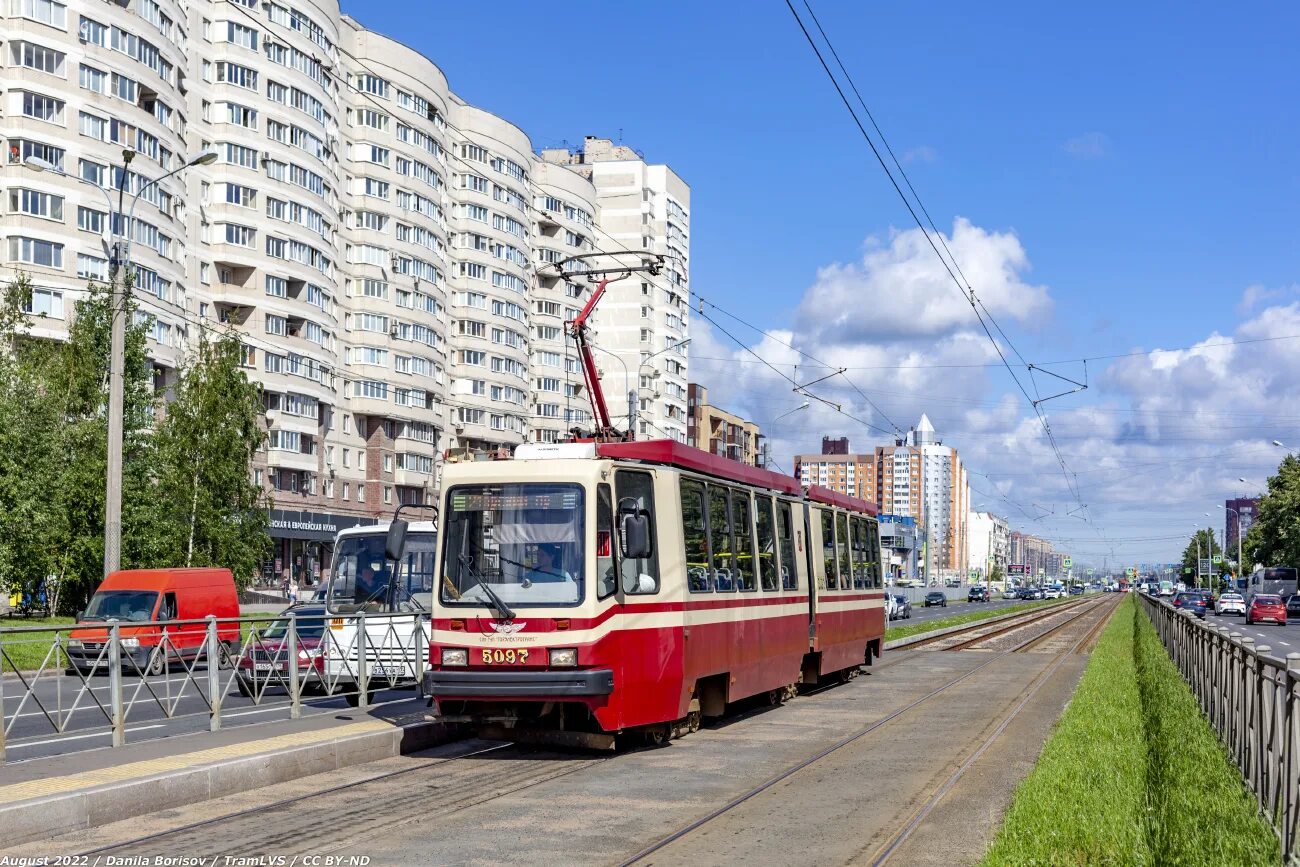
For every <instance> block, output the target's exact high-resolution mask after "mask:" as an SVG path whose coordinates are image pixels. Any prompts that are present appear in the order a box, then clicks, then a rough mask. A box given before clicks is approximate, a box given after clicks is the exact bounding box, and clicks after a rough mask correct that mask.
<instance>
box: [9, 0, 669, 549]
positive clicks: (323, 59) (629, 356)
mask: <svg viewBox="0 0 1300 867" xmlns="http://www.w3.org/2000/svg"><path fill="white" fill-rule="evenodd" d="M0 21H3V27H4V33H5V41H4V44H3V53H2V54H0V70H2V72H0V75H2V76H3V78H2V80H3V96H0V138H3V140H4V149H5V155H6V156H5V159H4V160H3V161H0V179H2V180H3V186H4V196H3V202H2V203H0V235H3V238H2V239H0V280H3V281H6V282H8V281H10V280H12V279H13V278H14V277H15V275H16V274H17V273H18V272H20V271H21V272H26V273H27V274H28V275H30V277H31V279H32V281H33V283H34V284H35V287H36V291H35V295H34V297H33V299H32V303H31V308H30V313H31V315H32V324H33V332H34V333H35V334H37V335H41V336H45V337H49V338H53V339H58V338H60V337H62V336H64V335H65V334H66V332H67V326H68V322H69V319H70V317H71V316H72V314H73V308H74V304H75V302H76V300H77V299H78V298H79V297H81V295H82V293H84V291H85V287H86V284H87V281H90V280H95V281H106V280H107V278H108V264H109V263H108V260H107V256H106V254H105V252H104V247H103V244H102V243H101V239H102V238H104V237H105V236H108V235H110V234H111V233H112V232H113V231H114V230H115V229H118V228H122V229H124V230H125V232H126V233H127V235H128V237H129V238H130V239H131V241H132V247H131V265H132V268H133V270H134V273H135V278H136V292H135V295H136V300H137V303H138V311H137V313H136V317H137V319H138V321H140V322H141V323H142V324H144V325H145V326H146V327H147V329H148V334H149V344H148V345H149V351H150V355H151V358H152V360H153V364H154V367H155V377H154V378H155V383H156V384H157V386H158V388H159V389H160V390H161V389H165V388H166V387H167V386H168V385H169V384H170V382H171V381H172V380H173V379H174V376H175V370H176V367H177V365H178V363H179V361H180V359H181V358H182V357H183V356H184V353H185V352H186V350H187V348H188V347H190V346H191V345H192V344H193V342H194V341H195V339H196V338H197V336H198V334H199V332H200V330H201V329H213V330H216V329H222V328H228V327H229V328H234V329H236V330H237V331H238V332H239V333H240V334H241V337H242V339H243V340H244V343H245V346H246V352H245V363H246V365H247V370H248V374H249V376H250V377H251V378H252V379H254V380H256V381H257V382H259V383H261V385H262V386H263V388H264V394H265V409H266V425H267V429H268V447H267V449H266V450H265V452H264V453H263V454H262V455H261V456H259V458H258V461H257V467H256V470H255V478H256V480H257V481H258V482H259V483H260V484H262V485H263V486H264V487H265V488H266V489H267V491H268V492H269V493H270V494H271V495H272V496H273V498H274V502H275V510H274V512H273V514H272V527H273V535H275V536H276V537H277V545H278V547H277V551H276V557H275V559H274V561H268V565H267V571H268V572H274V571H277V570H278V569H283V570H285V571H288V569H289V567H290V565H291V564H301V565H302V566H304V567H305V571H306V572H307V573H308V574H310V573H312V572H314V571H315V570H316V569H318V568H319V566H320V560H321V555H322V554H325V555H326V559H327V555H328V543H329V540H330V539H331V538H332V536H333V533H334V532H335V531H336V530H337V529H339V528H340V527H343V526H348V525H349V524H352V523H356V522H358V521H365V520H372V519H374V518H376V517H380V516H384V515H388V514H391V512H392V510H393V509H394V508H395V507H396V505H397V504H399V503H420V502H427V501H430V500H431V498H432V497H433V495H434V493H435V492H436V490H437V487H438V478H439V473H440V470H441V456H442V454H443V452H444V451H445V450H447V449H470V450H484V451H487V450H495V449H498V448H501V447H506V448H510V447H513V446H514V445H517V444H518V443H521V442H524V441H526V440H541V441H553V440H556V439H559V438H561V437H563V436H565V435H566V433H567V431H568V430H569V429H570V428H572V427H574V426H589V425H590V421H591V420H590V413H589V412H588V411H587V410H586V396H585V395H579V394H578V393H577V390H576V389H575V384H576V383H579V382H581V374H580V372H579V367H578V362H577V357H576V354H575V352H574V350H573V347H572V344H571V342H569V341H568V340H567V339H566V337H565V335H564V332H563V326H564V322H565V320H566V319H571V318H572V317H573V316H574V315H576V313H577V311H578V309H580V308H581V306H582V305H583V304H584V303H585V302H586V300H587V298H589V297H590V291H591V285H590V284H589V283H587V282H586V281H564V280H560V279H558V278H554V277H549V278H548V277H540V276H539V275H538V271H539V269H541V268H542V267H543V266H545V265H547V264H548V263H551V262H554V261H557V260H558V259H560V258H563V257H565V256H569V255H573V254H575V253H583V252H591V251H594V250H597V249H605V248H610V247H613V246H615V244H614V242H613V241H611V240H610V238H609V237H608V236H606V235H605V234H604V233H603V232H602V231H601V228H600V227H601V226H602V220H603V219H604V218H603V217H602V213H601V209H602V204H603V203H604V202H608V203H610V204H611V205H612V207H611V210H610V216H609V219H610V221H611V222H610V225H609V227H608V228H607V230H606V231H608V232H610V233H612V234H614V235H616V236H617V237H619V238H620V239H624V238H625V239H626V243H627V244H628V246H633V245H634V244H633V241H635V246H638V247H641V246H649V247H652V248H654V249H656V250H659V251H661V252H664V253H665V254H671V257H672V258H671V261H672V262H673V263H674V264H673V265H672V266H671V267H670V268H668V269H666V270H665V272H664V274H663V275H661V276H660V277H658V278H654V279H651V280H647V281H644V282H645V284H648V285H643V281H640V280H634V281H625V283H626V285H619V287H618V291H617V292H616V293H615V294H614V296H613V297H612V298H611V300H612V301H614V302H615V303H613V304H611V305H610V309H609V310H608V311H606V310H604V309H602V310H601V311H599V312H598V314H597V322H596V334H597V338H598V342H599V343H600V344H601V345H602V346H604V347H605V348H610V349H613V348H614V347H615V346H618V347H621V349H619V352H620V353H621V354H620V356H619V357H620V358H621V359H624V360H625V361H626V363H627V364H628V367H629V373H628V375H626V376H625V375H624V373H623V368H622V366H621V365H620V364H619V363H618V360H617V359H606V361H605V362H603V365H604V367H605V383H606V389H607V390H608V391H609V392H610V393H611V395H612V396H611V403H612V404H613V405H614V406H618V407H621V406H623V405H624V404H625V401H621V400H619V399H618V397H617V395H618V394H619V392H620V391H622V392H623V393H626V391H627V389H628V387H629V384H631V385H633V386H635V385H636V376H637V374H642V375H643V376H644V379H642V380H641V381H642V382H646V383H647V388H645V389H641V392H642V397H643V398H644V399H645V400H646V402H647V412H646V419H647V422H648V424H647V432H648V435H659V436H662V435H665V434H664V433H661V432H660V431H659V430H657V429H658V428H664V429H667V431H668V432H669V433H670V434H673V435H677V436H678V438H679V439H685V432H686V420H685V403H686V390H685V375H686V367H685V365H686V359H685V355H684V353H683V352H682V351H681V350H680V349H675V348H674V347H675V346H676V344H677V343H678V342H680V340H682V339H684V336H685V334H686V307H687V303H686V298H687V291H688V290H687V286H688V284H687V262H688V261H689V260H688V253H689V246H688V243H687V240H688V237H689V235H688V232H689V219H688V213H689V201H690V196H689V188H687V187H686V185H685V184H684V183H683V182H682V181H681V179H680V178H678V177H677V176H676V175H675V174H673V173H672V172H671V170H669V169H668V168H667V167H666V166H655V165H650V164H647V163H646V162H645V161H644V160H641V159H640V157H639V156H638V157H636V158H635V159H633V158H631V156H630V154H632V153H634V152H631V150H630V149H627V148H622V147H612V146H608V145H609V143H608V141H606V140H601V139H588V146H587V148H585V149H584V150H580V151H578V152H577V153H574V154H568V156H567V157H566V159H564V160H559V159H550V160H543V159H541V158H540V157H538V156H537V155H535V153H534V149H533V146H532V143H531V141H530V139H529V137H528V135H527V134H526V133H525V132H524V131H523V130H521V129H519V128H518V127H516V126H515V125H513V124H511V123H509V122H508V121H507V120H504V119H502V118H500V117H497V116H496V115H493V114H492V113H490V112H488V111H485V110H484V109H482V108H478V107H475V106H471V105H468V104H466V103H465V102H464V100H462V99H460V98H459V97H458V96H457V95H456V94H455V93H454V92H453V91H452V90H451V89H450V86H449V84H448V82H447V80H446V77H445V76H444V75H443V73H442V72H441V70H440V69H439V68H438V67H437V65H436V64H435V63H434V62H433V61H432V60H431V59H429V58H428V57H426V56H424V55H422V54H421V53H419V52H417V51H415V50H413V49H411V48H409V47H407V46H405V45H403V44H401V43H400V42H398V41H396V40H394V39H392V38H389V37H387V36H384V35H382V34H379V33H374V32H372V31H368V30H366V29H365V28H363V27H362V26H361V25H360V24H359V23H357V22H356V21H355V20H353V19H351V18H349V17H348V16H346V15H343V14H341V13H340V10H339V6H338V4H337V3H334V2H329V0H303V2H295V3H293V4H291V5H290V4H288V3H286V2H282V0H267V2H261V3H247V2H242V0H240V2H235V0H231V2H220V0H196V2H180V0H133V2H131V3H129V4H125V3H103V2H90V0H67V2H63V0H6V3H5V4H4V5H3V6H2V7H0ZM207 149H211V150H214V151H215V152H216V155H217V161H216V163H215V164H213V165H206V166H194V167H191V168H189V169H186V170H185V171H184V172H183V173H181V174H178V175H175V176H171V177H167V178H166V179H163V180H161V181H159V182H158V183H152V182H153V181H156V180H159V179H161V178H164V176H165V175H167V174H168V173H169V172H171V171H172V170H174V169H177V168H179V167H181V166H182V165H184V163H185V158H186V155H189V154H195V153H197V152H200V151H203V150H207ZM124 151H129V152H130V153H131V161H130V164H129V166H128V168H127V171H126V174H125V186H126V201H127V209H128V210H130V209H131V203H132V201H133V200H134V199H135V195H136V194H137V193H139V202H138V206H137V207H135V210H134V212H133V218H132V219H131V221H130V224H129V225H127V226H114V225H112V219H111V211H112V210H114V209H115V206H116V187H117V180H118V176H117V174H116V171H117V170H116V169H115V167H116V166H120V165H121V163H122V160H123V152H124ZM32 158H36V159H37V160H42V161H45V162H46V163H49V164H51V165H52V166H53V167H54V168H55V170H54V171H39V172H38V171H35V170H33V168H32V166H33V163H31V162H29V161H30V160H31V159H32ZM109 191H113V198H112V201H111V203H110V202H109V201H108V197H107V193H108V192H109ZM637 297H641V298H645V299H646V300H645V302H644V303H634V302H635V301H636V299H637ZM643 307H644V308H646V310H645V311H644V312H643V311H642V309H641V308H643ZM672 310H676V311H677V312H676V313H675V314H672V315H671V316H670V315H669V314H670V311H672ZM674 316H675V317H676V318H673V317H674ZM631 320H636V322H637V323H639V324H637V325H635V326H634V325H633V324H631ZM665 347H667V351H662V352H661V351H660V350H662V349H664V348H665ZM646 358H648V359H649V360H648V361H647V362H646V363H645V364H644V365H642V361H643V359H646ZM609 362H613V363H612V364H610V363H609ZM633 371H635V372H633ZM656 374H657V375H656ZM650 386H653V388H651V387H650ZM674 432H675V434H674Z"/></svg>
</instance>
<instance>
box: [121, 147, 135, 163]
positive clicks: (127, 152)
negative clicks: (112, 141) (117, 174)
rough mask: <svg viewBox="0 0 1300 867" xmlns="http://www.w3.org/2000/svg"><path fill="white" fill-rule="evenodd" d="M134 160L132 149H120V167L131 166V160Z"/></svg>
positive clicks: (133, 150)
mask: <svg viewBox="0 0 1300 867" xmlns="http://www.w3.org/2000/svg"><path fill="white" fill-rule="evenodd" d="M133 159H135V149H134V148H122V165H124V166H129V165H131V160H133Z"/></svg>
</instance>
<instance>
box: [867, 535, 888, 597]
mask: <svg viewBox="0 0 1300 867" xmlns="http://www.w3.org/2000/svg"><path fill="white" fill-rule="evenodd" d="M866 523H867V545H868V546H869V547H868V550H867V555H868V556H869V557H870V558H871V560H870V563H871V586H872V587H883V586H884V583H883V581H882V580H881V573H880V523H879V522H878V521H875V520H872V519H870V518H868V519H867V522H866Z"/></svg>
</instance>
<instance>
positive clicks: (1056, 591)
mask: <svg viewBox="0 0 1300 867" xmlns="http://www.w3.org/2000/svg"><path fill="white" fill-rule="evenodd" d="M1064 595H1065V588H1063V587H1062V586H1061V585H1060V584H1048V585H1047V586H1046V587H1044V588H1043V598H1044V599H1060V598H1061V597H1062V596H1064Z"/></svg>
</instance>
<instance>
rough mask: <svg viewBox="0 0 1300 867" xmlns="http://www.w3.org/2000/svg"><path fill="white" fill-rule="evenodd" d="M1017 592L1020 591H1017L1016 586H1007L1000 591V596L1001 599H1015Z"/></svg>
mask: <svg viewBox="0 0 1300 867" xmlns="http://www.w3.org/2000/svg"><path fill="white" fill-rule="evenodd" d="M1019 594H1020V591H1019V589H1018V588H1015V587H1008V588H1006V589H1005V590H1003V591H1002V598H1003V599H1015V598H1017V597H1018V596H1019Z"/></svg>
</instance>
